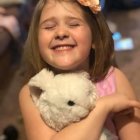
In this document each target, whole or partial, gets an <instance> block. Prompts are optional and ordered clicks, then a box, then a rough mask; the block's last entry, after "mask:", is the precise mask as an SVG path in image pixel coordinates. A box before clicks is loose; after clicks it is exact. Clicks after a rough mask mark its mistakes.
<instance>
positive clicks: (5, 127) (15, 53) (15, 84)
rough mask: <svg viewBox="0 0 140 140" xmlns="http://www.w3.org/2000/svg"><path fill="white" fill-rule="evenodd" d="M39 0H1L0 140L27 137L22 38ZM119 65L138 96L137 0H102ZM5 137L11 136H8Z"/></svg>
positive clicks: (139, 24)
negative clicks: (22, 109) (22, 101)
mask: <svg viewBox="0 0 140 140" xmlns="http://www.w3.org/2000/svg"><path fill="white" fill-rule="evenodd" d="M37 1H38V0H0V140H4V138H3V136H6V137H8V135H9V136H10V137H13V139H11V140H26V138H25V133H24V128H23V122H22V118H21V114H20V111H19V105H18V94H19V91H20V88H21V85H22V84H21V83H22V77H23V76H24V75H23V73H22V72H21V71H20V70H19V66H20V61H21V55H22V51H23V47H24V42H25V40H26V37H27V33H28V28H29V26H30V20H31V17H32V13H33V11H34V7H35V5H36V2H37ZM101 5H102V11H103V13H104V15H105V17H106V20H107V23H108V26H109V28H110V30H111V31H112V37H113V39H114V45H115V55H116V62H117V65H118V67H119V68H120V69H121V70H122V71H123V72H124V73H125V75H126V76H127V78H128V79H129V81H130V82H131V84H132V86H133V88H134V90H135V92H136V94H137V96H138V97H139V98H140V86H139V83H140V60H139V57H140V18H139V15H140V0H115V1H114V0H106V1H105V0H101ZM7 140H10V139H9V138H8V139H7Z"/></svg>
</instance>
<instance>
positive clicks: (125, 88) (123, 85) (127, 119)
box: [115, 69, 140, 140]
mask: <svg viewBox="0 0 140 140" xmlns="http://www.w3.org/2000/svg"><path fill="white" fill-rule="evenodd" d="M115 74H116V84H117V93H118V94H122V95H123V94H124V95H125V96H127V97H128V98H130V99H136V95H135V94H134V91H133V89H132V87H131V85H130V83H129V82H128V80H127V79H126V77H125V76H124V74H123V73H122V72H121V71H120V70H118V69H116V70H115ZM128 111H133V112H132V113H130V114H129V115H121V114H120V115H116V116H115V124H116V127H117V129H118V134H119V137H120V139H121V140H139V139H140V110H138V109H137V108H135V109H133V110H132V109H130V110H128ZM122 113H123V112H122ZM126 113H127V112H126Z"/></svg>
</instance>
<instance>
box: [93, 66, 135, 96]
mask: <svg viewBox="0 0 140 140" xmlns="http://www.w3.org/2000/svg"><path fill="white" fill-rule="evenodd" d="M96 87H97V91H98V93H99V96H101V97H102V96H106V95H110V94H113V93H119V94H127V96H129V97H130V98H135V94H134V90H133V88H132V86H131V84H130V82H129V80H128V79H127V77H126V76H125V74H124V73H123V72H122V71H121V70H120V69H118V68H115V67H111V68H110V69H109V71H108V73H107V75H106V77H105V78H104V79H103V80H101V81H99V82H97V83H96Z"/></svg>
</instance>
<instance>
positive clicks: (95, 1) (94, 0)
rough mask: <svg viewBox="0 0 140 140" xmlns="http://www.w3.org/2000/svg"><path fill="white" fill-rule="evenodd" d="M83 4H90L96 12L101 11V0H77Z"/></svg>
mask: <svg viewBox="0 0 140 140" xmlns="http://www.w3.org/2000/svg"><path fill="white" fill-rule="evenodd" d="M77 1H78V2H79V3H80V4H81V5H83V6H88V7H89V8H90V9H91V11H92V12H93V13H94V14H97V13H98V12H100V11H101V6H100V2H99V0H77Z"/></svg>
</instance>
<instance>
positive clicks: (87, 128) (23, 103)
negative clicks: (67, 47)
mask: <svg viewBox="0 0 140 140" xmlns="http://www.w3.org/2000/svg"><path fill="white" fill-rule="evenodd" d="M19 100H20V108H21V112H22V116H23V119H24V125H25V130H26V135H27V138H28V140H71V139H72V140H99V135H100V133H101V130H102V128H103V125H104V122H105V120H106V118H107V116H108V114H109V113H110V112H119V111H121V110H124V109H127V108H130V107H138V108H140V104H139V103H138V102H136V101H134V100H129V99H128V98H127V96H124V95H122V94H113V95H111V96H106V97H103V98H101V99H99V100H98V101H97V103H96V107H95V108H94V110H93V111H91V113H90V114H89V115H88V117H86V118H85V119H83V120H82V121H80V122H78V123H74V124H71V125H70V126H68V127H66V128H64V129H63V130H62V131H60V132H58V133H57V132H55V131H54V130H52V129H51V128H49V127H48V126H47V125H46V124H45V123H44V122H43V121H42V119H41V117H40V114H39V112H38V110H37V109H36V107H35V105H34V104H33V102H32V99H31V97H30V93H29V89H28V86H25V87H23V89H22V90H21V93H20V99H19ZM118 128H119V125H118ZM124 131H126V130H124ZM121 137H122V136H121ZM127 140H128V139H127ZM131 140H132V139H131Z"/></svg>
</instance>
